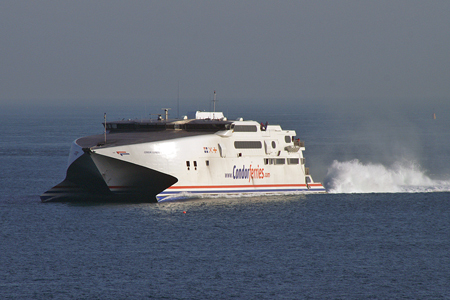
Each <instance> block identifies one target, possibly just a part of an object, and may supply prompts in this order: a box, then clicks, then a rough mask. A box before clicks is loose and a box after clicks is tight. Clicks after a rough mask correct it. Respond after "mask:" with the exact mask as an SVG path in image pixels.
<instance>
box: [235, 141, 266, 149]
mask: <svg viewBox="0 0 450 300" xmlns="http://www.w3.org/2000/svg"><path fill="white" fill-rule="evenodd" d="M234 148H236V149H261V148H262V143H261V142H260V141H236V142H234Z"/></svg>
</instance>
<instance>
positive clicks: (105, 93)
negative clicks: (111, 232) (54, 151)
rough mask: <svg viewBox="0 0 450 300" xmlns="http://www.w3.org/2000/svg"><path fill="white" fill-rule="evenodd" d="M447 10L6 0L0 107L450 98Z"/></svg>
mask: <svg viewBox="0 0 450 300" xmlns="http://www.w3.org/2000/svg"><path fill="white" fill-rule="evenodd" d="M449 15H450V1H448V0H445V1H440V0H433V1H415V0H390V1H384V0H377V1H354V0H348V1H340V0H333V1H320V0H318V1H301V0H299V1H197V0H192V1H115V0H96V1H90V0H89V1H84V0H77V1H47V0H43V1H21V0H14V1H10V0H3V1H1V2H0V41H1V42H0V104H2V105H11V104H12V103H18V102H21V101H34V102H36V103H57V102H60V101H63V102H64V101H78V102H92V101H94V102H95V101H99V102H101V101H111V100H115V101H122V100H126V99H149V100H151V101H167V100H169V99H172V100H173V99H175V98H177V97H178V95H179V97H180V98H181V99H197V98H205V99H206V98H211V97H212V92H213V90H216V91H217V95H218V98H219V99H220V100H224V101H225V100H226V101H236V103H239V102H238V101H242V99H250V100H249V101H255V102H254V103H268V102H269V101H273V100H277V103H289V102H290V101H296V100H298V99H301V100H308V99H309V100H311V99H313V100H314V101H322V102H323V103H331V102H333V101H349V102H350V103H354V102H370V101H374V100H377V101H384V102H385V103H389V101H412V102H411V103H414V101H416V102H417V101H418V102H421V101H422V102H423V101H425V102H426V101H432V102H433V103H434V104H439V103H444V102H450V101H449V100H450V83H449V79H450V39H449V37H450V35H449V32H450V17H449ZM405 99H406V100H405ZM256 101H259V102H256Z"/></svg>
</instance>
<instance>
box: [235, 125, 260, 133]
mask: <svg viewBox="0 0 450 300" xmlns="http://www.w3.org/2000/svg"><path fill="white" fill-rule="evenodd" d="M257 131H258V127H256V125H234V132H257Z"/></svg>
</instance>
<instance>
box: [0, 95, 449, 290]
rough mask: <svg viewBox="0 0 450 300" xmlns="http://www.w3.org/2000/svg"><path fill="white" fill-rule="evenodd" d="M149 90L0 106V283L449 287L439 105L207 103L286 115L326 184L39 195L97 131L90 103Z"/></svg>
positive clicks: (113, 111) (445, 150)
mask: <svg viewBox="0 0 450 300" xmlns="http://www.w3.org/2000/svg"><path fill="white" fill-rule="evenodd" d="M165 106H166V105H165V104H160V105H157V104H154V105H148V106H147V105H145V106H144V105H143V104H142V106H140V107H139V106H138V105H135V106H134V107H129V106H126V105H125V104H123V105H117V104H116V105H115V106H111V107H108V108H107V109H105V108H104V107H99V106H94V105H76V104H73V105H60V106H56V107H55V106H54V105H53V106H51V105H42V106H39V105H36V104H35V105H27V106H15V107H8V108H4V109H3V110H2V111H1V112H0V116H1V120H2V126H1V133H0V168H1V172H0V179H1V180H0V192H1V193H0V299H364V298H370V299H449V298H450V255H449V249H450V230H449V224H450V159H449V158H450V157H449V156H450V138H449V134H448V130H449V128H450V114H449V113H448V110H447V112H446V111H444V110H438V111H432V110H430V109H429V108H426V106H425V108H424V107H422V108H421V107H404V108H401V107H392V106H388V107H380V106H377V105H376V104H374V105H371V106H367V107H355V106H352V107H350V106H347V107H340V106H339V105H334V106H333V107H327V106H324V105H320V104H317V105H313V104H308V103H306V104H305V103H296V104H295V105H293V107H292V108H285V107H277V108H276V109H275V110H274V109H273V108H269V107H264V106H258V107H257V109H256V110H255V109H251V108H245V106H242V107H240V108H239V109H232V108H227V109H223V110H224V112H225V114H226V115H227V116H228V117H229V119H234V118H238V117H243V118H245V119H253V120H257V121H259V122H266V121H268V122H269V123H270V124H280V125H282V127H283V128H284V129H295V130H296V131H297V136H298V137H299V138H300V139H301V140H304V141H305V142H306V153H305V156H306V164H307V166H308V167H309V168H310V172H311V174H312V176H313V178H314V180H315V181H319V182H323V183H324V185H325V187H326V188H327V190H328V194H323V195H270V196H248V197H230V198H212V199H207V198H204V199H195V200H190V201H183V202H173V203H159V204H88V203H84V204H70V203H47V204H44V203H41V202H40V199H39V195H40V194H41V193H43V192H44V191H46V190H47V189H49V188H51V187H52V186H54V185H55V184H57V183H59V182H60V181H62V179H63V178H64V174H65V168H66V166H67V159H68V157H67V156H68V152H69V148H70V145H71V143H72V141H73V140H75V139H76V138H78V137H81V136H85V135H90V134H98V133H101V132H102V125H101V123H102V122H103V113H104V112H106V113H107V118H108V119H110V120H113V119H119V118H142V117H145V116H148V115H150V114H151V113H161V112H162V111H161V110H160V107H165ZM195 108H197V107H195ZM195 108H194V109H195ZM200 108H201V107H200ZM206 109H208V107H206ZM433 113H436V115H437V118H436V119H433V118H432V114H433ZM150 116H152V115H150Z"/></svg>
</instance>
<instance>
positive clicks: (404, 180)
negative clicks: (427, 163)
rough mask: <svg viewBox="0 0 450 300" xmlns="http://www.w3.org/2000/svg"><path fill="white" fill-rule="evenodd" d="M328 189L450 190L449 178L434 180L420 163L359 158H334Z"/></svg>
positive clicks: (367, 191) (398, 191) (366, 191)
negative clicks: (369, 161)
mask: <svg viewBox="0 0 450 300" xmlns="http://www.w3.org/2000/svg"><path fill="white" fill-rule="evenodd" d="M324 182H325V187H326V189H327V191H328V192H329V193H423V192H445V191H450V180H433V179H431V178H430V177H428V176H427V175H426V174H425V171H423V170H422V169H421V167H420V165H418V164H417V163H415V162H413V161H402V162H397V163H394V164H393V165H392V166H390V167H386V166H384V165H381V164H371V163H369V164H363V163H361V162H360V161H359V160H357V159H355V160H352V161H346V162H339V161H336V160H335V161H334V162H333V164H332V165H331V166H330V167H329V168H328V173H327V176H326V178H325V180H324Z"/></svg>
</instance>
